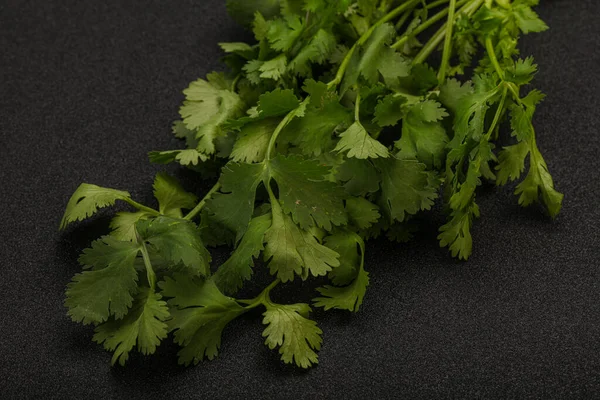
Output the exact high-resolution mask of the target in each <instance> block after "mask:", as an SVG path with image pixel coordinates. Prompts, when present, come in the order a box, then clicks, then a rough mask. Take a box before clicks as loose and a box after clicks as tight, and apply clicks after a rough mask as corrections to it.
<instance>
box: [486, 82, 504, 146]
mask: <svg viewBox="0 0 600 400" xmlns="http://www.w3.org/2000/svg"><path fill="white" fill-rule="evenodd" d="M507 90H508V89H507V87H506V86H505V87H504V90H503V91H502V98H501V99H500V104H498V109H497V110H496V114H495V115H494V119H493V120H492V125H490V129H489V130H488V133H487V134H486V135H485V137H486V140H488V141H489V140H490V137H491V136H492V133H493V132H494V129H495V128H496V126H497V125H498V122H500V117H502V113H503V112H504V103H505V102H506V92H507Z"/></svg>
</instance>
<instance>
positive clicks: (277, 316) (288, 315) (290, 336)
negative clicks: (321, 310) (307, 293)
mask: <svg viewBox="0 0 600 400" xmlns="http://www.w3.org/2000/svg"><path fill="white" fill-rule="evenodd" d="M309 312H310V307H309V305H308V304H303V303H299V304H289V305H280V304H274V303H269V304H268V305H267V311H265V313H264V314H263V315H264V319H263V324H265V325H268V326H267V327H266V328H265V330H264V331H263V336H264V337H265V338H266V340H265V344H266V345H267V346H268V347H269V348H270V349H271V350H273V349H274V348H276V347H278V346H279V347H280V348H279V353H280V354H281V359H282V360H283V362H285V363H287V364H291V363H295V364H296V365H297V366H299V367H300V368H308V367H310V366H311V365H313V364H317V363H318V362H319V359H318V356H317V353H316V352H315V351H318V350H320V349H321V342H322V339H321V334H322V333H323V331H321V329H319V327H318V326H317V323H316V322H315V321H312V320H310V319H308V313H309Z"/></svg>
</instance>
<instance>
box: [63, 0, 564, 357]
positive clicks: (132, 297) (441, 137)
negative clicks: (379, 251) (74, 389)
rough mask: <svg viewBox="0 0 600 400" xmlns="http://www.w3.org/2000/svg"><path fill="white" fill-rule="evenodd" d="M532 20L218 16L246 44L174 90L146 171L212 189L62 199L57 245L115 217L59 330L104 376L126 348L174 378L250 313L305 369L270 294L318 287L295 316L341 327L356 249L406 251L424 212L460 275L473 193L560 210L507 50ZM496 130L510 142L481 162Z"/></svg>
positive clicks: (389, 1) (527, 16) (502, 1)
mask: <svg viewBox="0 0 600 400" xmlns="http://www.w3.org/2000/svg"><path fill="white" fill-rule="evenodd" d="M537 3H538V0H513V1H511V0H436V1H434V0H251V1H248V0H229V1H228V7H229V10H230V12H231V14H232V15H233V16H234V17H235V18H236V19H238V20H239V21H241V23H243V24H247V25H248V26H250V27H251V29H252V31H253V32H254V36H255V38H256V42H255V43H250V44H248V43H221V44H220V46H221V48H222V49H223V50H224V52H225V53H226V54H227V55H226V57H225V61H226V63H227V65H228V67H229V71H228V72H227V73H211V74H209V75H208V76H207V78H206V79H198V80H196V81H194V82H192V83H191V84H190V85H189V87H188V88H187V89H185V90H184V94H185V98H186V99H185V101H184V103H183V104H182V106H181V109H180V115H181V120H178V121H176V122H175V123H174V125H173V132H174V134H175V135H176V136H177V137H178V138H181V139H183V140H184V141H185V146H182V147H183V148H182V149H181V150H174V151H158V152H152V153H150V159H151V161H153V162H156V163H165V164H166V163H171V162H174V163H179V164H181V165H183V166H185V167H188V168H191V169H193V170H196V171H198V172H199V176H200V178H202V177H203V175H205V174H204V173H205V171H208V170H210V169H214V168H215V167H217V168H219V169H220V171H221V174H220V178H219V179H218V182H217V183H216V184H215V185H214V187H213V188H212V189H211V190H210V191H209V192H208V193H206V194H205V196H204V198H202V199H201V200H200V201H199V199H198V198H197V197H196V196H195V195H193V194H191V193H188V192H186V191H185V190H184V189H183V188H182V187H181V185H180V184H179V183H178V182H177V181H176V180H175V179H173V178H172V177H170V176H168V175H166V174H163V173H160V174H158V175H157V176H156V178H155V181H154V194H155V197H156V199H157V200H158V208H150V207H148V206H145V205H142V204H139V203H138V202H136V201H135V200H133V199H132V198H131V196H130V194H129V193H128V192H125V191H121V190H115V189H108V188H102V187H98V186H95V185H91V184H85V183H84V184H82V185H81V186H80V187H79V188H78V189H77V191H76V192H75V193H74V194H73V197H72V198H71V200H70V201H69V203H68V205H67V209H66V212H65V215H64V217H63V220H62V224H61V227H62V228H64V227H66V226H67V225H68V224H69V223H71V222H74V221H78V220H83V219H85V218H88V217H90V216H91V215H92V214H94V213H95V212H96V211H97V210H98V209H99V208H101V207H105V206H109V205H112V204H114V203H115V202H116V201H117V200H120V201H123V202H126V203H129V204H130V205H131V206H133V208H135V211H131V212H119V213H117V214H116V215H115V216H114V218H113V220H112V222H111V228H112V232H111V233H110V234H109V235H107V236H104V237H101V238H100V239H98V240H96V241H95V242H93V244H92V246H91V247H90V248H88V249H86V250H84V251H83V254H82V255H81V257H80V258H79V261H80V263H81V265H82V266H83V268H84V269H85V271H84V272H82V273H79V274H76V275H75V276H74V277H73V280H72V282H71V283H70V284H69V285H68V288H67V291H66V296H67V297H66V301H65V304H66V306H67V307H68V309H69V311H68V313H69V315H70V316H71V318H72V319H73V320H74V321H77V322H82V323H84V324H94V325H95V326H96V329H95V335H94V338H93V339H94V340H95V341H96V342H98V343H102V344H104V347H105V348H106V349H108V350H111V351H113V352H114V356H113V359H112V362H113V363H115V362H117V361H118V362H119V363H120V364H124V363H125V362H126V361H127V359H128V357H129V353H130V352H131V351H132V350H133V348H134V347H137V350H138V351H140V352H142V353H144V354H150V353H153V352H154V351H155V350H156V348H157V346H159V344H160V343H161V341H162V340H163V339H165V338H166V337H167V335H168V333H169V332H172V333H173V338H174V340H175V342H176V343H178V344H179V345H181V346H182V348H181V350H180V351H179V360H180V362H181V363H183V364H186V365H187V364H190V363H198V362H199V361H200V360H203V359H205V358H208V359H212V358H213V357H215V356H216V355H217V353H218V350H219V347H220V345H221V334H222V331H223V329H224V328H225V326H226V325H227V324H228V323H229V322H230V321H232V320H233V319H235V318H237V317H239V316H240V315H242V314H244V313H246V312H248V311H249V310H252V309H255V308H257V307H260V308H262V309H263V310H264V314H263V316H264V319H263V321H262V322H263V324H264V325H265V329H264V332H263V336H264V337H265V344H266V345H267V346H268V347H269V348H271V349H275V348H279V353H280V354H281V359H282V360H283V361H284V362H286V363H295V364H296V365H298V366H299V367H302V368H308V367H310V366H311V365H313V364H316V363H317V362H318V356H317V351H318V350H319V348H320V346H321V341H322V338H321V334H322V331H321V330H320V329H319V327H318V326H317V324H316V322H315V321H313V320H311V319H310V316H309V313H310V311H311V306H310V305H309V304H304V303H298V304H278V303H276V302H274V301H273V300H272V299H271V297H270V291H271V290H272V289H273V288H274V287H275V286H277V285H280V284H285V285H290V287H293V285H294V284H295V283H296V282H298V281H299V280H307V279H311V278H312V277H319V276H327V278H328V279H329V281H330V284H328V285H325V286H323V287H320V288H319V289H318V295H316V297H315V298H314V300H313V306H314V307H323V308H324V309H326V310H327V309H331V308H336V309H344V310H349V311H358V309H359V307H360V306H361V304H362V302H363V298H364V296H365V291H366V289H367V286H368V284H369V274H368V272H367V271H366V266H365V265H364V258H365V240H367V239H370V238H377V237H381V236H386V237H387V238H389V239H390V240H395V241H406V240H409V239H410V238H411V234H412V233H413V232H414V230H415V224H414V216H415V215H417V214H419V213H421V212H424V211H427V210H429V209H431V207H432V205H433V204H434V202H435V201H436V200H437V201H440V202H443V204H444V207H445V209H446V212H447V215H448V217H447V223H446V224H445V225H443V226H442V227H441V228H440V234H439V240H440V245H441V246H446V247H448V249H449V251H450V253H451V254H452V256H455V257H458V258H461V259H467V258H468V257H469V255H470V254H471V248H472V238H471V233H470V228H471V225H472V223H473V221H474V219H475V218H476V217H478V216H479V208H478V206H477V203H476V201H475V200H476V189H477V187H478V186H479V185H481V183H482V181H483V180H488V181H495V182H496V183H497V184H498V185H504V184H506V183H507V182H508V181H513V180H516V179H519V178H521V176H522V175H524V174H525V170H526V169H527V172H526V174H525V178H524V179H522V181H521V182H520V183H519V184H518V186H517V188H516V194H517V195H518V196H519V203H520V204H522V205H523V206H527V205H530V204H532V203H535V202H539V203H541V204H543V205H544V206H545V209H546V210H547V212H548V213H549V214H550V216H552V217H554V216H556V215H557V214H558V212H559V210H560V207H561V202H562V198H563V195H562V194H560V193H559V192H557V191H556V190H555V188H554V183H553V181H552V177H551V176H550V173H549V172H548V168H547V165H546V163H545V161H544V158H543V157H542V154H541V153H540V151H539V149H538V147H537V145H536V133H535V130H534V127H533V124H532V118H533V115H534V112H535V109H536V107H537V105H538V104H539V103H540V101H541V100H542V99H543V97H544V95H543V94H542V93H541V92H539V91H537V90H535V89H533V90H531V89H528V88H527V86H528V84H529V83H530V82H531V80H532V79H533V77H534V75H535V73H536V70H537V66H536V65H535V64H534V62H533V59H532V58H531V57H527V58H519V50H518V48H517V44H518V39H519V37H520V36H521V35H522V34H527V33H530V32H540V31H543V30H545V29H547V26H546V24H545V23H544V22H543V21H542V20H540V18H539V17H538V15H537V14H536V13H535V12H534V11H533V10H532V8H531V7H532V6H535V5H537ZM436 29H437V30H436ZM432 55H435V59H434V60H433V57H432ZM428 60H430V63H431V65H429V64H428V63H427V61H428ZM432 60H433V61H432ZM432 65H435V68H434V67H433V66H432ZM464 75H468V76H467V77H469V76H470V80H467V79H460V80H459V79H457V77H458V78H463V77H464ZM505 121H507V122H508V123H507V124H506V126H507V127H508V126H510V130H511V132H512V138H511V142H512V143H511V144H509V145H507V146H505V147H503V148H501V149H499V148H496V147H495V146H494V144H493V142H494V141H495V140H497V139H498V136H499V131H500V129H501V127H502V126H503V123H504V122H505ZM380 137H381V138H386V139H385V140H379V139H380ZM526 165H527V168H526ZM221 245H228V246H230V247H231V248H232V253H231V256H230V258H229V259H228V260H227V261H226V262H225V263H223V264H222V265H218V266H212V267H211V265H210V263H211V255H210V253H209V251H208V250H207V248H206V246H221ZM255 260H262V262H259V265H258V268H268V270H269V272H270V274H271V275H272V276H273V282H272V283H271V284H270V285H269V286H268V287H266V288H265V289H264V291H262V293H260V295H258V296H257V297H256V298H253V299H239V298H234V297H230V296H234V295H235V293H236V292H237V291H238V290H239V289H240V288H241V287H242V285H244V282H245V281H247V280H249V279H251V278H252V275H253V268H254V267H255V266H254V263H255Z"/></svg>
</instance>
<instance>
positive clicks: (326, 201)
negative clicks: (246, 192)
mask: <svg viewBox="0 0 600 400" xmlns="http://www.w3.org/2000/svg"><path fill="white" fill-rule="evenodd" d="M329 169H330V168H329V167H324V166H321V165H319V163H317V162H315V161H312V160H304V159H302V158H300V157H295V156H290V157H283V156H277V157H275V158H274V159H272V160H271V161H270V163H269V174H270V176H271V177H272V178H273V179H275V181H276V182H277V187H278V188H279V202H280V203H281V206H282V208H283V210H284V211H285V212H286V213H288V214H291V215H292V218H293V220H294V222H296V223H297V224H299V225H300V226H301V227H302V228H303V229H308V228H310V227H312V226H314V225H317V226H319V227H321V228H323V229H325V230H328V231H330V230H331V229H332V227H333V226H334V225H335V226H339V225H344V224H345V223H346V222H347V217H346V213H345V211H344V204H343V202H342V200H343V199H344V197H345V193H344V190H343V189H342V188H341V187H340V186H338V185H337V184H335V183H333V182H330V181H328V180H326V179H325V177H326V176H327V175H328V174H329Z"/></svg>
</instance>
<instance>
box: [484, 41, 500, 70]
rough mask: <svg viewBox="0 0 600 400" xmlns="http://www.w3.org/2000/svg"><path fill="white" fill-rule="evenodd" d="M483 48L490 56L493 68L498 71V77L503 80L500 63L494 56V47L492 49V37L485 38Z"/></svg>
mask: <svg viewBox="0 0 600 400" xmlns="http://www.w3.org/2000/svg"><path fill="white" fill-rule="evenodd" d="M485 50H486V51H487V53H488V57H489V58H490V61H491V62H492V65H493V66H494V69H495V70H496V72H497V73H498V76H499V77H500V79H502V80H504V71H503V70H502V67H501V66H500V63H499V62H498V58H497V57H496V49H494V44H493V43H492V38H491V37H489V36H488V37H486V38H485Z"/></svg>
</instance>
